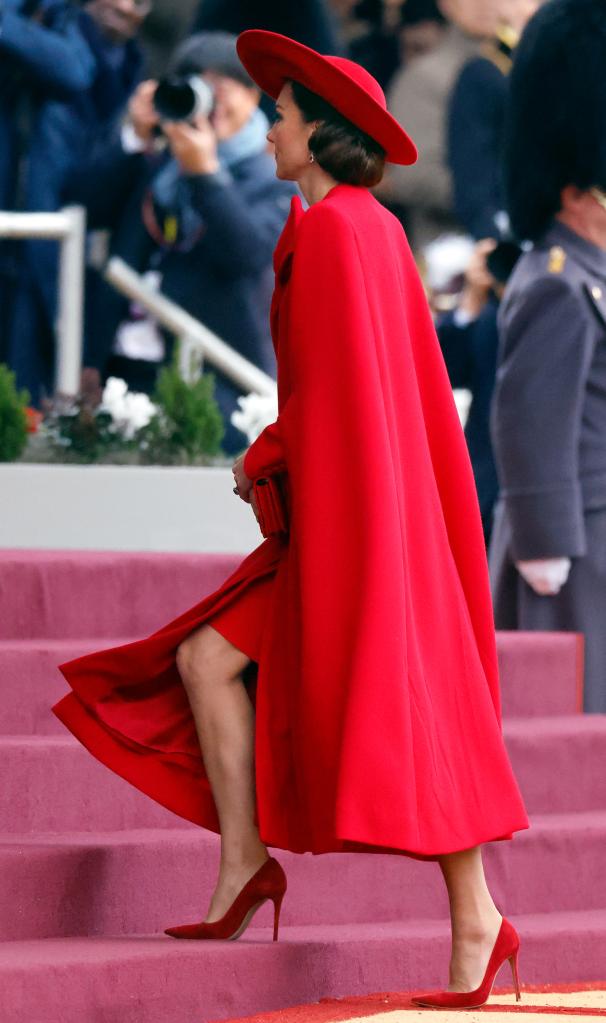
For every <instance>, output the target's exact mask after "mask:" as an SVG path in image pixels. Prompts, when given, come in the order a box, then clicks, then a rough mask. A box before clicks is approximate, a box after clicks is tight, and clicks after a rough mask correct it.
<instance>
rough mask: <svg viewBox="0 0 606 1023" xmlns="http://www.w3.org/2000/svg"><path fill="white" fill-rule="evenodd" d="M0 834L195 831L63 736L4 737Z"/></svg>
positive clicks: (0, 743)
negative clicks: (137, 829) (168, 829)
mask: <svg viewBox="0 0 606 1023" xmlns="http://www.w3.org/2000/svg"><path fill="white" fill-rule="evenodd" d="M0 778H1V779H2V784H1V785H0V833H2V832H8V833H12V832H32V831H41V832H63V831H74V830H80V831H94V830H96V829H98V828H103V829H105V828H145V827H152V828H175V827H183V828H195V825H194V824H190V823H189V822H188V821H184V820H183V819H182V818H181V817H177V816H176V815H175V814H173V813H171V812H170V811H169V810H165V809H164V807H162V806H160V805H159V804H158V803H156V802H155V801H154V800H153V799H149V798H148V797H147V796H144V795H143V794H142V793H141V792H139V791H138V789H135V788H134V787H133V786H132V785H129V784H128V783H127V782H125V781H123V779H122V778H119V777H118V776H117V775H115V774H114V773H113V771H109V770H108V769H107V768H106V767H104V766H103V765H102V764H100V763H99V762H98V761H97V760H95V758H94V757H92V756H91V755H90V753H89V752H88V751H87V750H86V749H84V747H83V746H81V745H80V743H79V742H78V741H77V740H76V739H74V737H73V736H72V735H70V734H69V733H67V732H66V731H65V729H64V734H63V735H58V736H55V735H45V736H29V735H28V736H17V735H15V736H13V735H9V736H2V735H0Z"/></svg>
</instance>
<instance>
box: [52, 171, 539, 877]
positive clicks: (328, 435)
mask: <svg viewBox="0 0 606 1023" xmlns="http://www.w3.org/2000/svg"><path fill="white" fill-rule="evenodd" d="M274 264H275V270H276V290H275V294H274V300H273V305H272V332H273V338H274V344H275V346H276V351H277V357H278V366H279V373H278V393H279V417H278V420H277V422H276V423H275V424H273V425H272V426H270V427H268V428H267V429H266V430H265V431H264V433H263V434H261V436H260V437H259V439H258V440H257V441H255V443H254V444H253V445H252V446H251V448H250V449H249V452H248V454H247V457H246V461H245V468H246V470H247V472H248V474H249V475H250V476H251V477H253V478H254V477H257V476H259V475H262V474H265V473H268V472H271V471H272V470H278V469H280V470H284V469H286V470H287V471H288V474H289V482H290V490H291V500H292V513H291V533H290V538H289V541H288V543H284V542H283V541H281V540H275V539H271V540H267V541H265V542H263V543H262V544H261V545H260V546H259V547H258V548H257V549H256V550H255V551H253V553H252V554H250V555H249V556H248V557H247V558H246V559H245V560H244V561H243V563H242V564H241V565H240V566H239V568H238V569H237V570H236V571H235V573H234V574H233V575H232V576H231V577H230V578H229V579H228V580H227V581H226V582H225V583H224V584H223V586H221V587H220V588H219V590H217V591H216V592H215V593H213V594H211V595H210V596H209V597H206V598H205V599H204V600H202V601H201V603H199V604H198V605H196V606H195V607H193V608H191V609H189V610H187V611H186V612H185V613H184V614H183V615H182V616H181V617H180V618H178V619H176V620H175V621H173V622H171V623H169V624H168V625H166V626H165V627H164V628H162V629H160V630H159V631H158V632H156V633H154V635H152V636H150V637H148V638H146V639H143V640H141V641H139V642H136V643H131V644H128V645H126V646H122V647H118V648H114V649H111V650H107V651H102V652H97V653H93V654H90V655H87V656H85V657H81V658H78V659H77V660H74V661H71V662H69V663H67V664H64V665H62V666H61V670H62V672H63V674H64V676H65V678H66V679H67V681H68V682H69V683H70V685H71V687H72V690H73V692H72V693H70V694H69V695H68V696H66V697H65V698H64V699H63V700H61V701H60V702H59V703H58V704H57V705H56V706H55V707H54V708H53V710H54V712H55V713H56V714H57V716H58V717H59V718H60V719H61V720H62V721H63V722H64V724H65V725H66V726H67V727H68V728H69V729H70V730H71V731H72V732H73V733H74V735H76V736H77V738H78V739H79V740H80V741H81V742H82V743H83V744H84V745H85V746H87V748H88V749H89V750H90V751H91V752H92V753H93V754H94V755H95V756H96V757H98V758H99V759H100V760H101V761H102V762H103V763H105V764H106V765H107V766H108V767H110V768H111V769H112V770H113V771H115V772H117V773H118V774H119V775H121V776H122V777H124V778H126V779H127V780H128V781H130V782H131V783H132V784H134V785H135V786H137V787H138V788H139V789H141V790H142V791H143V792H145V793H147V794H148V795H149V796H151V797H152V798H153V799H155V800H157V801H158V802H159V803H161V804H163V805H164V806H166V807H168V808H169V809H171V810H173V811H174V812H175V813H176V814H179V815H180V816H182V817H184V818H186V819H188V820H191V821H195V822H196V823H198V824H201V825H202V826H204V827H206V828H210V829H212V830H215V831H216V830H218V821H217V815H216V810H215V806H214V803H213V799H212V794H211V792H210V787H209V784H208V781H207V779H206V776H205V773H204V767H203V760H202V756H201V751H200V747H199V743H198V739H197V735H196V730H195V726H194V721H193V717H192V715H191V712H190V709H189V704H188V701H187V697H186V694H185V690H184V688H183V686H182V684H181V681H180V678H179V675H178V672H177V669H176V665H175V651H176V649H177V646H178V645H179V643H180V642H181V641H182V640H183V639H184V638H185V637H186V636H187V635H188V634H189V633H190V632H191V631H192V630H193V629H194V628H196V627H197V626H199V625H201V624H202V623H203V622H204V621H206V620H207V619H208V618H209V616H211V615H212V614H213V613H214V612H216V611H219V610H221V609H222V608H224V607H226V606H227V605H228V604H229V602H230V601H232V600H233V599H234V598H235V597H237V596H238V595H240V594H242V593H243V591H244V590H245V589H246V587H247V586H248V585H249V584H250V583H251V582H252V581H253V580H255V579H261V578H263V577H264V576H268V575H272V576H273V577H274V584H273V590H272V597H271V605H270V611H269V613H268V616H267V621H266V625H265V627H264V630H263V637H262V647H261V652H260V655H259V662H258V677H257V690H256V758H255V765H256V768H255V769H256V781H257V814H258V822H259V827H260V832H261V836H262V838H263V839H264V841H265V842H266V843H267V844H268V845H271V846H275V847H278V848H283V849H290V850H293V851H295V852H304V851H309V850H311V851H312V852H315V853H321V852H329V851H344V850H356V849H365V850H369V849H372V850H386V851H387V850H393V851H400V852H405V853H407V854H409V855H413V856H418V857H435V856H438V855H439V854H442V853H447V852H453V851H456V850H460V849H465V848H469V847H471V846H475V845H477V844H478V843H481V842H485V841H488V840H491V839H499V838H507V837H510V836H511V834H512V833H513V832H514V831H516V830H520V829H523V828H526V827H527V826H528V821H527V817H526V813H525V810H524V805H523V802H522V799H521V797H520V793H519V790H518V787H517V784H516V781H515V779H514V776H513V773H512V770H511V766H510V763H509V759H508V756H507V753H506V750H505V747H504V744H503V739H502V735H501V726H500V706H499V688H498V676H497V661H496V650H495V636H494V627H493V619H492V608H491V602H490V595H489V588H488V578H487V568H486V557H485V552H484V543H483V537H482V530H481V525H480V516H479V511H478V506H477V499H476V494H475V488H474V482H473V477H472V473H471V468H470V463H469V458H468V454H467V448H466V445H465V441H464V438H463V434H462V431H461V428H460V425H459V420H458V417H457V412H456V409H455V405H454V402H453V398H452V392H451V388H450V385H449V381H448V378H447V375H446V371H445V368H444V364H443V360H442V356H441V353H440V350H439V347H438V343H437V340H436V336H435V331H434V327H433V323H432V319H431V315H430V312H429V309H428V306H427V302H426V298H425V294H424V291H423V286H422V283H421V281H420V279H419V276H418V274H417V270H416V267H415V264H414V261H413V258H412V255H411V253H410V250H409V248H408V245H407V243H406V240H405V236H404V233H403V230H402V227H401V225H400V224H399V223H398V221H397V220H396V219H395V218H394V217H393V216H392V215H391V214H390V213H388V212H387V211H386V210H385V209H384V208H383V207H382V206H381V205H380V204H379V203H378V202H377V201H376V200H375V199H374V197H373V196H372V195H371V194H370V193H369V192H368V191H367V190H366V189H362V188H356V187H353V186H348V185H338V186H337V187H336V188H334V189H332V190H331V191H330V192H329V193H328V195H327V196H326V198H324V199H323V200H322V201H321V202H318V203H316V204H315V205H314V206H312V207H311V208H310V209H309V210H308V211H307V212H304V211H303V209H302V206H301V203H300V201H299V200H298V199H297V198H295V199H294V200H293V204H292V208H291V213H290V217H289V219H288V221H287V224H286V226H285V229H284V232H283V234H282V237H281V239H280V241H279V243H278V246H277V249H276V253H275V258H274Z"/></svg>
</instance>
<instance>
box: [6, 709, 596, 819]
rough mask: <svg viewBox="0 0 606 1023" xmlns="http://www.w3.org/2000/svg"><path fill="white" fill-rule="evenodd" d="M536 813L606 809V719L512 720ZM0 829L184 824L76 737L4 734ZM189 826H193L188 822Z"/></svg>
mask: <svg viewBox="0 0 606 1023" xmlns="http://www.w3.org/2000/svg"><path fill="white" fill-rule="evenodd" d="M505 737H506V741H507V745H508V748H509V750H510V752H511V756H512V761H513V765H514V769H515V771H516V775H517V777H518V780H519V783H520V787H521V789H522V793H523V795H524V797H525V799H526V802H527V805H528V809H529V812H530V813H533V814H535V813H568V812H573V811H576V810H599V809H606V771H604V770H602V769H601V765H603V764H604V761H605V758H606V715H585V716H583V715H578V716H574V717H569V718H531V719H528V720H523V719H520V720H511V721H507V722H505ZM0 777H1V778H2V786H1V787H0V831H7V832H13V833H14V832H31V831H96V830H109V829H113V828H126V827H131V828H132V827H171V826H172V827H174V826H176V825H178V824H180V823H181V818H178V817H176V816H175V815H173V814H172V813H170V812H169V811H166V810H163V809H162V808H161V807H159V806H157V805H156V804H155V803H154V801H153V800H150V799H148V798H147V797H146V796H144V795H142V794H141V793H140V792H138V791H137V790H136V789H135V788H133V786H131V785H129V784H128V783H127V782H125V781H123V780H122V779H120V778H118V777H117V776H116V775H114V774H113V772H112V771H109V770H108V769H107V768H106V767H104V766H103V765H102V764H100V763H98V762H97V761H96V760H95V759H94V757H92V756H91V755H90V753H88V751H87V750H85V749H84V747H83V746H81V745H80V743H78V742H77V740H76V739H74V738H73V736H71V735H70V734H69V733H66V734H65V736H50V735H49V736H0ZM183 824H184V825H185V822H183Z"/></svg>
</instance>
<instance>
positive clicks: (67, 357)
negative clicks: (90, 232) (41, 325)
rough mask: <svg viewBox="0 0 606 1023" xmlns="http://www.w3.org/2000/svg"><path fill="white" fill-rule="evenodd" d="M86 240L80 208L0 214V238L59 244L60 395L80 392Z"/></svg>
mask: <svg viewBox="0 0 606 1023" xmlns="http://www.w3.org/2000/svg"><path fill="white" fill-rule="evenodd" d="M85 236H86V213H85V211H84V209H83V208H82V207H81V206H66V207H65V208H64V209H62V210H60V211H59V212H58V213H12V212H8V211H5V210H0V238H48V239H52V240H56V241H59V242H61V251H60V257H59V300H58V312H57V322H56V336H57V345H56V357H55V367H56V368H55V386H56V388H57V390H58V391H59V392H60V393H61V394H70V395H71V394H77V393H78V391H79V390H80V372H81V368H82V318H83V304H84V242H85Z"/></svg>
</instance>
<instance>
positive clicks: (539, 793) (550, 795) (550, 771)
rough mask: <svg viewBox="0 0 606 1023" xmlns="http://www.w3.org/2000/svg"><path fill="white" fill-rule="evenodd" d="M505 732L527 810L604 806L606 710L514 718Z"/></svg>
mask: <svg viewBox="0 0 606 1023" xmlns="http://www.w3.org/2000/svg"><path fill="white" fill-rule="evenodd" d="M504 734H505V740H506V742H507V748H508V750H509V754H510V757H511V762H512V764H513V769H514V771H515V773H516V776H517V778H518V781H519V783H520V787H521V789H522V794H523V796H524V799H525V801H526V807H527V810H528V812H529V813H531V814H535V813H568V812H574V811H582V810H597V809H606V770H604V765H605V764H606V715H604V714H586V715H581V714H579V715H576V716H574V717H562V718H534V719H532V718H531V719H530V720H528V719H525V718H518V719H511V720H509V721H506V722H505V724H504Z"/></svg>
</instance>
